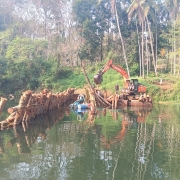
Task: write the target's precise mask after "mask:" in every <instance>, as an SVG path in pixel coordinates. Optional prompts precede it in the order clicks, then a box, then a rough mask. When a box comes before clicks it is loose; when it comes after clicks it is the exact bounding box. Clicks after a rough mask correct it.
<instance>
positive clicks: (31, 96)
mask: <svg viewBox="0 0 180 180" xmlns="http://www.w3.org/2000/svg"><path fill="white" fill-rule="evenodd" d="M74 91H75V89H74V88H68V89H67V90H66V91H63V92H60V93H59V92H57V93H55V94H53V93H52V92H49V91H48V90H47V89H44V90H43V91H42V92H40V93H38V94H37V93H33V92H32V91H30V90H27V91H25V92H23V93H22V96H21V97H20V100H19V104H18V105H17V106H15V107H11V108H9V109H8V112H9V113H10V116H9V117H8V118H7V119H6V120H4V121H1V122H0V127H1V129H4V128H7V127H9V126H15V125H18V124H20V123H22V122H27V121H30V120H31V119H32V118H35V117H37V116H38V115H41V114H44V113H47V112H48V111H51V110H53V109H55V108H60V107H61V106H62V105H63V104H65V103H66V102H68V101H69V100H70V99H71V98H72V97H73V96H74Z"/></svg>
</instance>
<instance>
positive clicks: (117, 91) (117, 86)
mask: <svg viewBox="0 0 180 180" xmlns="http://www.w3.org/2000/svg"><path fill="white" fill-rule="evenodd" d="M115 90H116V94H118V93H119V85H118V84H116V85H115Z"/></svg>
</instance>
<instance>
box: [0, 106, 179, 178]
mask: <svg viewBox="0 0 180 180" xmlns="http://www.w3.org/2000/svg"><path fill="white" fill-rule="evenodd" d="M179 108H180V107H179V106H164V105H163V106H162V105H161V106H159V105H155V106H154V107H153V109H137V108H136V109H135V108H134V109H124V110H122V109H119V110H117V111H112V110H104V109H99V110H98V114H97V115H95V116H94V115H92V114H91V112H89V111H84V112H81V111H79V112H73V111H70V110H69V108H62V109H59V110H58V111H52V112H50V113H49V114H47V115H45V116H41V117H38V118H36V119H34V120H32V121H31V122H29V123H26V124H23V125H22V126H21V125H20V126H17V127H16V128H10V129H5V130H1V131H0V179H1V180H5V179H6V180H11V179H17V180H21V179H22V180H35V179H38V180H110V179H111V180H126V179H127V180H140V179H144V180H153V179H162V180H164V179H168V180H170V179H172V180H176V179H179V177H180V171H179V168H180V150H179V149H180V111H179ZM3 116H4V117H5V116H6V113H4V114H3Z"/></svg>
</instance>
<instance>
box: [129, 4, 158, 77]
mask: <svg viewBox="0 0 180 180" xmlns="http://www.w3.org/2000/svg"><path fill="white" fill-rule="evenodd" d="M151 3H152V2H151ZM150 7H151V6H150V5H149V2H148V1H146V0H132V3H131V4H130V6H129V8H128V10H127V13H128V20H129V22H130V21H131V19H132V17H138V20H139V22H140V24H141V27H142V36H141V38H142V42H141V58H140V59H141V61H142V62H140V64H142V75H143V77H144V24H145V21H146V22H147V24H148V31H149V35H150V42H151V51H152V55H153V62H154V70H155V74H156V75H157V71H156V63H155V58H154V51H153V44H152V36H151V31H150V27H149V21H148V17H147V16H148V13H149V10H150ZM140 67H141V66H140ZM140 71H141V69H140ZM140 74H141V73H140Z"/></svg>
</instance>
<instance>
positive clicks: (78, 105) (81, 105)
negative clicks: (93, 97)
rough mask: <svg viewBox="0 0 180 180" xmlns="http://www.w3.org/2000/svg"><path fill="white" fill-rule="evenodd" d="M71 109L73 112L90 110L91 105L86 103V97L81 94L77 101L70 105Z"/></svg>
mask: <svg viewBox="0 0 180 180" xmlns="http://www.w3.org/2000/svg"><path fill="white" fill-rule="evenodd" d="M70 108H71V109H73V110H81V109H90V108H91V103H85V95H83V94H80V95H79V96H78V98H77V100H76V101H75V102H74V103H72V104H70Z"/></svg>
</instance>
